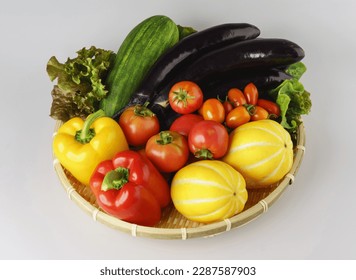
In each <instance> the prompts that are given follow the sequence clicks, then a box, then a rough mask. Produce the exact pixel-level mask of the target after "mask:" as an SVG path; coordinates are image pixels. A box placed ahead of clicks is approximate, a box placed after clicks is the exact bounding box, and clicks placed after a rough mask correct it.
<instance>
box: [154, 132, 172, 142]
mask: <svg viewBox="0 0 356 280" xmlns="http://www.w3.org/2000/svg"><path fill="white" fill-rule="evenodd" d="M172 141H173V136H172V134H171V133H170V132H169V131H161V132H160V133H159V139H157V140H156V143H157V144H160V145H167V144H170V143H172Z"/></svg>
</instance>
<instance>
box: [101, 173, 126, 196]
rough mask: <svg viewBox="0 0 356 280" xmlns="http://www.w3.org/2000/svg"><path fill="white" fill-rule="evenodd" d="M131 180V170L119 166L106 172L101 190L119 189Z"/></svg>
mask: <svg viewBox="0 0 356 280" xmlns="http://www.w3.org/2000/svg"><path fill="white" fill-rule="evenodd" d="M128 181H129V170H128V169H127V168H124V167H118V168H116V169H115V170H111V171H109V172H108V173H106V174H105V177H104V180H103V183H102V184H101V190H103V191H108V190H119V189H121V188H122V187H123V186H124V185H125V184H126V183H127V182H128Z"/></svg>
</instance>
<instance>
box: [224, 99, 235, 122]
mask: <svg viewBox="0 0 356 280" xmlns="http://www.w3.org/2000/svg"><path fill="white" fill-rule="evenodd" d="M222 105H223V106H224V110H225V118H226V116H227V114H228V113H229V112H230V111H231V110H232V109H234V106H233V105H232V104H231V102H230V101H229V100H225V101H223V102H222Z"/></svg>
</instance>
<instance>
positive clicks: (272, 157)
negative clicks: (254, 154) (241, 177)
mask: <svg viewBox="0 0 356 280" xmlns="http://www.w3.org/2000/svg"><path fill="white" fill-rule="evenodd" d="M282 152H283V149H280V150H278V151H277V152H275V153H274V154H272V155H271V156H269V157H267V158H265V159H263V160H260V161H258V162H256V163H253V164H250V165H246V166H244V168H242V169H243V170H246V171H247V170H251V169H254V168H256V167H259V166H261V165H262V164H265V163H267V162H268V161H270V160H272V159H274V158H276V157H278V156H279V155H280V154H281V153H282Z"/></svg>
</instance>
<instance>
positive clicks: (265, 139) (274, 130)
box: [222, 120, 293, 188]
mask: <svg viewBox="0 0 356 280" xmlns="http://www.w3.org/2000/svg"><path fill="white" fill-rule="evenodd" d="M229 141H230V143H229V148H228V151H227V153H226V155H225V156H224V158H223V159H222V160H223V161H224V162H226V163H228V164H230V165H231V166H233V167H234V168H235V169H236V170H238V171H239V172H240V173H241V174H242V175H243V176H244V178H245V180H246V184H247V188H256V187H265V186H269V185H272V184H274V183H277V182H278V181H279V180H280V179H282V178H283V177H284V176H285V175H286V174H287V173H288V172H289V171H290V169H291V167H292V164H293V143H292V140H291V137H290V134H289V133H288V132H287V131H286V130H285V129H284V128H283V127H282V126H281V125H280V124H279V123H277V122H275V121H272V120H260V121H254V122H249V123H246V124H244V125H242V126H240V127H238V128H236V129H235V130H234V131H232V132H231V134H230V139H229Z"/></svg>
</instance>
